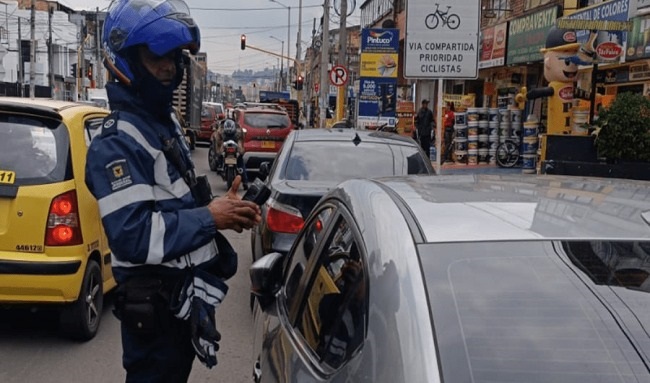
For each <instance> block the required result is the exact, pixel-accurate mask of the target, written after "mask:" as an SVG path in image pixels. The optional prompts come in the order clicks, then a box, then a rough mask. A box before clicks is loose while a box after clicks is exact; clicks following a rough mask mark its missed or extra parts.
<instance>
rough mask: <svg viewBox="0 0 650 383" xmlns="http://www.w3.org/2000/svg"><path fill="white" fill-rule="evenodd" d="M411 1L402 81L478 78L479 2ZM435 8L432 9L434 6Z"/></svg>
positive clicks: (407, 16) (407, 19)
mask: <svg viewBox="0 0 650 383" xmlns="http://www.w3.org/2000/svg"><path fill="white" fill-rule="evenodd" d="M438 3H439V4H435V3H433V2H432V1H431V0H410V1H408V2H407V3H406V4H407V6H406V37H405V41H404V51H405V56H404V77H408V78H416V79H417V78H421V79H427V78H434V79H446V78H449V79H475V78H477V77H478V57H479V48H480V46H479V25H480V24H479V22H480V15H481V2H480V1H454V0H438ZM434 4H435V6H433V5H434Z"/></svg>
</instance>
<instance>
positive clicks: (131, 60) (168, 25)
mask: <svg viewBox="0 0 650 383" xmlns="http://www.w3.org/2000/svg"><path fill="white" fill-rule="evenodd" d="M200 40H201V37H200V31H199V27H198V26H197V25H196V23H195V22H194V20H193V19H192V17H191V16H190V10H189V8H188V6H187V4H185V2H184V1H183V0H138V1H132V0H113V2H112V3H111V5H110V6H109V8H108V14H107V16H106V21H105V22H104V33H103V39H102V45H103V48H104V66H105V67H106V68H107V69H108V70H109V71H110V72H111V74H112V75H113V76H114V77H115V78H117V79H118V80H119V81H120V82H122V83H123V84H126V85H130V86H133V87H136V88H137V87H139V86H140V84H139V82H141V81H142V78H143V77H146V76H147V70H146V69H145V68H143V67H142V64H141V63H140V62H139V61H140V60H139V59H138V56H137V49H134V48H138V47H139V46H146V47H147V48H148V49H149V51H150V52H151V53H153V54H154V55H156V56H159V57H162V56H167V55H168V54H170V53H172V52H174V53H175V58H174V60H175V64H176V76H175V78H174V81H172V84H171V85H169V86H168V87H173V88H174V89H175V88H176V87H177V86H178V85H179V84H180V83H181V81H182V77H183V66H182V50H183V49H189V51H190V53H192V54H196V53H198V51H199V48H200Z"/></svg>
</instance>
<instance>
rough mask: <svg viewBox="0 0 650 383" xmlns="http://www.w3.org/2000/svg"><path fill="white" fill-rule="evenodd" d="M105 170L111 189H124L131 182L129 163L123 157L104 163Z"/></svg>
mask: <svg viewBox="0 0 650 383" xmlns="http://www.w3.org/2000/svg"><path fill="white" fill-rule="evenodd" d="M106 171H107V172H108V180H109V181H110V182H111V189H112V190H113V191H115V190H119V189H124V188H125V187H127V186H129V185H131V184H132V183H133V180H131V172H130V171H129V165H128V164H127V163H126V160H125V159H121V160H117V161H113V162H111V163H110V164H108V165H106Z"/></svg>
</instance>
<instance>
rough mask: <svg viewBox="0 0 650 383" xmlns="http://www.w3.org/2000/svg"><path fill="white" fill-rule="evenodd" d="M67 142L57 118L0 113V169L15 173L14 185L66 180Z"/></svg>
mask: <svg viewBox="0 0 650 383" xmlns="http://www.w3.org/2000/svg"><path fill="white" fill-rule="evenodd" d="M69 142H70V140H69V136H68V131H67V129H66V128H65V126H63V125H62V124H61V123H60V122H58V121H54V120H49V119H39V118H36V117H28V116H15V115H10V114H0V171H4V172H13V173H15V176H14V178H15V182H12V183H15V184H16V185H34V184H47V183H52V182H60V181H62V180H64V179H68V178H70V177H71V174H70V172H69V171H68V170H69V168H68V158H69Z"/></svg>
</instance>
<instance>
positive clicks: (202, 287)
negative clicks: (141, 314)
mask: <svg viewBox="0 0 650 383" xmlns="http://www.w3.org/2000/svg"><path fill="white" fill-rule="evenodd" d="M227 292H228V286H227V285H226V284H225V283H224V282H223V281H222V280H221V279H220V278H217V277H215V276H214V275H212V274H210V273H208V272H206V271H204V270H201V269H196V268H192V269H190V270H188V274H187V276H186V277H185V281H184V282H183V285H182V286H180V288H179V289H177V290H176V291H175V293H174V294H173V296H172V300H171V310H172V312H173V313H174V315H175V316H176V317H177V318H180V319H183V320H189V323H190V329H191V333H192V346H194V351H195V353H196V355H197V357H198V358H199V360H200V361H201V363H203V364H204V365H205V366H206V367H208V368H212V367H214V366H215V365H216V364H217V351H218V350H219V344H218V342H219V340H221V334H220V333H219V331H217V323H216V319H215V311H216V309H217V307H219V305H220V304H221V302H222V301H223V298H224V297H225V296H226V293H227Z"/></svg>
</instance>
